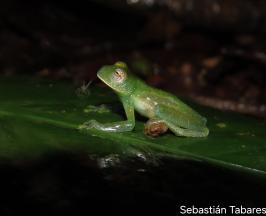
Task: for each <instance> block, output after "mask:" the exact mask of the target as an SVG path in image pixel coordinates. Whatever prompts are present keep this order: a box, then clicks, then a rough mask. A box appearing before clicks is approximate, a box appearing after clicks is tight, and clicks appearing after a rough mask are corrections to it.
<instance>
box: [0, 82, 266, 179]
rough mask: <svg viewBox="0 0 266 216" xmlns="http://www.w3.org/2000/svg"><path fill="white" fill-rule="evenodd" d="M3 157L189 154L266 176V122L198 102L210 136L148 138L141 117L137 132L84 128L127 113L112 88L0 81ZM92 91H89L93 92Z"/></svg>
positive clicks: (61, 83) (194, 157)
mask: <svg viewBox="0 0 266 216" xmlns="http://www.w3.org/2000/svg"><path fill="white" fill-rule="evenodd" d="M0 92H1V94H0V101H1V105H0V143H1V144H0V158H1V161H5V160H20V159H24V160H28V159H33V158H39V157H41V156H43V155H46V154H53V153H56V152H65V151H66V152H72V153H73V152H74V153H75V152H77V153H82V154H87V155H97V156H104V155H109V154H119V155H122V156H132V155H146V156H149V157H148V158H150V159H152V158H157V157H160V156H165V155H167V156H172V157H177V158H188V159H193V160H200V161H205V162H208V163H211V164H213V165H218V166H224V167H227V168H230V169H236V170H240V171H241V170H242V171H247V172H248V173H253V174H254V173H255V174H259V175H261V176H266V133H265V132H266V123H265V121H263V120H259V119H254V118H251V117H246V116H242V115H238V114H232V113H225V112H224V113H223V112H220V111H216V110H213V109H209V108H205V107H198V106H195V105H193V104H191V106H193V107H194V108H195V109H196V110H197V111H199V112H200V113H201V114H202V115H204V116H206V117H207V119H208V127H209V129H210V134H209V136H208V137H207V138H185V137H177V136H175V135H173V134H172V133H170V132H169V133H167V134H166V135H164V136H161V137H158V138H150V137H146V136H145V135H144V134H143V126H144V123H145V121H146V120H144V119H143V118H141V117H140V116H137V123H136V128H135V129H134V131H132V132H125V133H106V132H99V131H95V130H92V131H86V132H81V131H79V130H78V129H77V128H78V126H79V125H80V124H82V123H83V122H85V121H88V120H90V119H96V120H98V121H100V122H113V121H117V120H121V119H123V118H124V111H123V109H122V106H121V103H120V102H119V101H118V99H117V97H116V95H115V94H114V93H113V92H112V91H111V90H110V89H108V88H96V87H93V88H90V89H89V94H88V95H84V97H78V96H77V95H76V93H75V89H74V87H73V86H72V85H70V84H69V83H64V82H56V81H52V82H51V81H43V80H32V79H27V78H19V79H17V80H14V79H7V78H1V80H0ZM87 93H88V92H87Z"/></svg>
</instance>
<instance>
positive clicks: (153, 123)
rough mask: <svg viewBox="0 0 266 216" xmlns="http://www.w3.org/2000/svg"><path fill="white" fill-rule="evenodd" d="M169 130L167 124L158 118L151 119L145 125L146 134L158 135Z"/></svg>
mask: <svg viewBox="0 0 266 216" xmlns="http://www.w3.org/2000/svg"><path fill="white" fill-rule="evenodd" d="M167 130H168V127H167V125H166V124H165V123H164V122H163V121H162V120H158V119H149V120H148V121H147V122H146V124H145V127H144V134H145V135H147V136H151V137H157V136H160V135H161V134H164V133H165V132H166V131H167Z"/></svg>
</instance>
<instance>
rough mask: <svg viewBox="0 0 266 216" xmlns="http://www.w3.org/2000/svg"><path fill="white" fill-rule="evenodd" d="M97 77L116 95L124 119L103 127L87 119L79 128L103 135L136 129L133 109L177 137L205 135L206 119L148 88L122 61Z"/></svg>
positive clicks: (207, 132)
mask: <svg viewBox="0 0 266 216" xmlns="http://www.w3.org/2000/svg"><path fill="white" fill-rule="evenodd" d="M97 76H98V77H99V78H100V79H101V80H102V81H103V82H104V83H106V84H107V85H108V86H109V87H111V88H112V89H113V90H114V91H115V92H116V93H117V94H118V96H119V98H120V100H121V102H122V103H123V106H124V109H125V112H126V116H127V120H126V121H121V122H113V123H106V124H101V123H99V122H97V121H96V120H90V121H88V122H85V123H84V124H83V125H82V126H81V128H82V129H92V128H94V129H97V130H101V131H106V132H124V131H131V130H133V128H134V127H135V115H134V110H136V111H137V112H138V113H140V114H141V115H143V116H145V117H147V118H149V119H153V120H158V121H161V122H162V121H163V122H164V123H165V124H166V125H167V126H168V128H169V129H170V130H171V131H172V132H173V133H174V134H175V135H177V136H186V137H206V136H208V134H209V130H208V128H207V127H206V122H207V120H206V118H204V117H202V116H201V115H199V114H198V113H197V112H196V111H194V110H193V109H192V108H190V107H189V106H188V105H186V104H184V103H183V102H182V101H180V100H179V99H178V98H177V97H175V96H174V95H172V94H170V93H167V92H164V91H162V90H159V89H155V88H153V87H150V86H148V85H147V84H145V83H144V82H143V81H142V80H140V79H138V78H137V77H135V76H133V75H132V74H130V73H129V71H128V68H127V65H126V64H125V63H124V62H117V63H115V64H114V65H107V66H103V67H102V68H101V69H100V70H99V71H98V73H97Z"/></svg>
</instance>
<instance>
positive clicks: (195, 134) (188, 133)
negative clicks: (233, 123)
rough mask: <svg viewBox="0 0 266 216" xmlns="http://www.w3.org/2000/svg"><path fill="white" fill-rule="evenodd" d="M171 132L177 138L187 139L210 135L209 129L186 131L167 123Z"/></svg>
mask: <svg viewBox="0 0 266 216" xmlns="http://www.w3.org/2000/svg"><path fill="white" fill-rule="evenodd" d="M166 124H167V126H168V127H169V128H170V130H171V131H172V132H173V133H174V134H175V135H177V136H186V137H206V136H208V134H209V129H208V128H207V127H204V128H202V129H199V130H193V129H186V128H181V127H178V126H175V125H173V124H171V123H166Z"/></svg>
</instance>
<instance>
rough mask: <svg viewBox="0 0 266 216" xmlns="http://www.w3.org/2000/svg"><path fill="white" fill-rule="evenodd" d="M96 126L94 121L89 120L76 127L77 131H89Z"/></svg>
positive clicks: (96, 123)
mask: <svg viewBox="0 0 266 216" xmlns="http://www.w3.org/2000/svg"><path fill="white" fill-rule="evenodd" d="M97 125H98V122H97V121H96V120H90V121H86V122H84V123H83V124H81V125H79V126H78V129H79V130H90V129H93V128H96V127H97Z"/></svg>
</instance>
